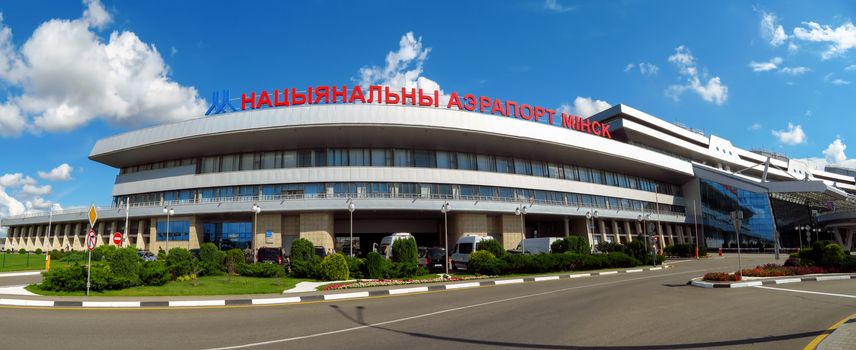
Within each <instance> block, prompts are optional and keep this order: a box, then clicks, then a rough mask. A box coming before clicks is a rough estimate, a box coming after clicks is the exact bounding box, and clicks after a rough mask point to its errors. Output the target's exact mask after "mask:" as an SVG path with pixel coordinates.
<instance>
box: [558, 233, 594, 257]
mask: <svg viewBox="0 0 856 350" xmlns="http://www.w3.org/2000/svg"><path fill="white" fill-rule="evenodd" d="M550 250H552V252H553V253H564V252H574V253H580V254H588V253H591V248H590V247H589V244H588V242H586V240H585V239H584V238H582V237H579V236H565V238H563V239H560V240H557V241H555V242H553V244H551V245H550Z"/></svg>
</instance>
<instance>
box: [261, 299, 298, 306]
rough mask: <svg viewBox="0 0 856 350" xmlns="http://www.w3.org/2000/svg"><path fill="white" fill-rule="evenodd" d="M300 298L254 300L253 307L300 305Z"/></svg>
mask: <svg viewBox="0 0 856 350" xmlns="http://www.w3.org/2000/svg"><path fill="white" fill-rule="evenodd" d="M299 302H300V297H289V298H265V299H253V305H269V304H288V303H299Z"/></svg>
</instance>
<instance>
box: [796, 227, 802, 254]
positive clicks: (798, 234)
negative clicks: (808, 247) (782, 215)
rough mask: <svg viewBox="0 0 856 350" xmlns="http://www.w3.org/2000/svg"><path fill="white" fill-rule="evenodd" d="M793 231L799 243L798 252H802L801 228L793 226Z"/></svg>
mask: <svg viewBox="0 0 856 350" xmlns="http://www.w3.org/2000/svg"><path fill="white" fill-rule="evenodd" d="M794 230H795V231H797V239H798V240H799V241H800V250H802V249H803V244H802V226H794Z"/></svg>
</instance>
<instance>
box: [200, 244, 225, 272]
mask: <svg viewBox="0 0 856 350" xmlns="http://www.w3.org/2000/svg"><path fill="white" fill-rule="evenodd" d="M225 261H226V253H225V252H223V251H222V250H220V249H219V248H217V246H216V245H214V243H205V244H203V245H202V246H201V247H199V264H200V267H201V268H202V274H204V275H209V276H212V275H221V274H223V264H224V262H225Z"/></svg>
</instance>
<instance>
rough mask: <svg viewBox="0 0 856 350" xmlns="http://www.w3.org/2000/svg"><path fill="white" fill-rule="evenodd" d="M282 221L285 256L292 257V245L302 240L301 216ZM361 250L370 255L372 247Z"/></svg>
mask: <svg viewBox="0 0 856 350" xmlns="http://www.w3.org/2000/svg"><path fill="white" fill-rule="evenodd" d="M280 220H281V222H282V238H281V240H282V248H283V249H285V254H287V255H291V243H292V242H294V241H295V240H296V239H298V238H300V216H299V215H288V216H285V217H283V218H282V219H280ZM361 244H362V243H361ZM360 249H362V250H363V252H364V253H368V252H369V251H371V249H372V247H367V246H364V245H361V246H360Z"/></svg>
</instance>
